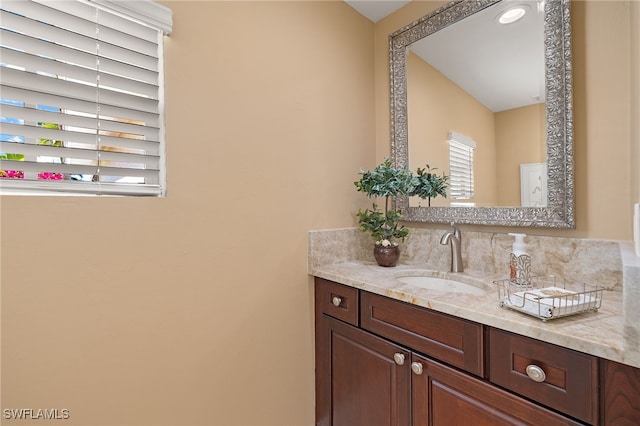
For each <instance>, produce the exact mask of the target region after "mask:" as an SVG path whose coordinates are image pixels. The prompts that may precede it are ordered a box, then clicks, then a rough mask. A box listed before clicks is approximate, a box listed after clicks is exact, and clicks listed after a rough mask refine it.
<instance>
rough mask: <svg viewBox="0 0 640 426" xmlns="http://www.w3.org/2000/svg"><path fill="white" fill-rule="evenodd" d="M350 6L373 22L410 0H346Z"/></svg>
mask: <svg viewBox="0 0 640 426" xmlns="http://www.w3.org/2000/svg"><path fill="white" fill-rule="evenodd" d="M344 1H345V3H347V4H348V5H349V6H351V7H352V8H354V9H355V10H357V11H358V12H360V14H361V15H363V16H365V17H367V18H369V20H371V21H372V22H378V21H379V20H381V19H382V18H384V17H386V16H387V15H390V14H391V13H393V12H395V11H396V10H398V9H400V8H401V7H402V6H404V5H405V4H407V3H409V2H410V0H408V1H405V0H344Z"/></svg>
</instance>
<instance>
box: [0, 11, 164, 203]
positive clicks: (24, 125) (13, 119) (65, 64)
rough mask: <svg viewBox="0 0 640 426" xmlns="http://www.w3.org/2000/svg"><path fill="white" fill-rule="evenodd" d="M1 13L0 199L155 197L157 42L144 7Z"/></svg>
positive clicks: (159, 121) (159, 188) (158, 20)
mask: <svg viewBox="0 0 640 426" xmlns="http://www.w3.org/2000/svg"><path fill="white" fill-rule="evenodd" d="M124 5H125V2H118V1H109V0H98V1H93V2H91V3H87V2H83V1H78V0H67V1H56V2H48V1H42V0H24V1H6V2H2V4H0V31H1V36H0V49H1V52H0V53H1V55H0V58H1V59H0V62H1V63H0V83H1V87H0V89H1V92H0V93H1V94H0V98H1V99H0V126H1V129H0V191H1V192H2V193H3V194H7V193H8V194H11V193H19V194H24V193H29V192H32V193H39V194H40V193H44V194H46V193H85V194H96V195H99V194H113V195H150V196H162V195H164V193H165V191H166V188H165V187H166V185H165V170H164V167H165V166H164V164H165V158H164V152H165V148H164V130H163V128H164V124H163V121H164V112H163V108H162V106H163V98H162V96H163V87H162V82H163V72H162V71H163V63H162V50H163V49H162V47H163V37H164V36H165V35H167V34H169V33H170V30H171V20H172V18H171V11H170V10H169V9H168V8H166V7H165V6H161V5H159V4H157V3H155V2H152V1H150V0H146V1H139V2H133V3H129V4H127V5H126V9H125V8H124V7H123V6H124Z"/></svg>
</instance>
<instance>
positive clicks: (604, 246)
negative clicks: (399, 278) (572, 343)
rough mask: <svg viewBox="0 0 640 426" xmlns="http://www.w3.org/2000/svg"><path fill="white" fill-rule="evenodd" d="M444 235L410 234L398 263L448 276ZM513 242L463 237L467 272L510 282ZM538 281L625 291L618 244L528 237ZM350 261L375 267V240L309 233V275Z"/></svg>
mask: <svg viewBox="0 0 640 426" xmlns="http://www.w3.org/2000/svg"><path fill="white" fill-rule="evenodd" d="M442 234H443V231H442V230H433V229H421V228H412V229H411V234H410V235H409V237H407V238H406V239H405V241H404V243H402V244H401V255H400V263H404V264H409V265H412V264H415V265H416V266H417V265H419V266H420V267H422V268H427V269H433V270H438V271H448V270H449V267H450V262H451V249H450V247H449V246H445V245H442V244H440V238H441V237H442ZM513 241H514V238H513V237H512V236H510V235H508V234H507V233H492V232H472V231H469V232H465V231H464V230H463V231H462V259H463V263H464V268H465V270H473V271H479V272H485V273H487V274H491V275H495V276H497V277H500V276H502V275H504V278H508V274H509V253H510V252H511V246H512V244H513ZM525 242H526V243H527V245H528V247H527V252H528V253H529V255H530V256H531V264H532V272H533V274H534V275H556V276H558V277H562V278H564V279H567V280H570V281H579V282H586V283H589V284H595V285H600V286H603V287H605V288H607V289H609V290H615V291H621V290H622V284H623V269H624V268H623V261H622V255H621V248H620V242H619V241H610V240H595V239H581V238H562V237H547V236H535V235H527V237H526V238H525ZM346 261H363V262H369V261H370V262H374V260H373V240H372V239H371V236H370V235H369V234H366V233H363V232H360V230H358V229H357V228H342V229H330V230H318V231H310V232H309V271H310V272H311V271H313V270H314V267H317V266H322V265H327V264H332V263H340V262H346Z"/></svg>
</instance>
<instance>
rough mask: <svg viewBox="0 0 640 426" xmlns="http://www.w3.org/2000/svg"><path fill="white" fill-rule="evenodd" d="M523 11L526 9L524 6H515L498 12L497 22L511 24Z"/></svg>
mask: <svg viewBox="0 0 640 426" xmlns="http://www.w3.org/2000/svg"><path fill="white" fill-rule="evenodd" d="M525 13H527V11H526V9H525V7H524V6H515V7H512V8H510V9H507V10H505V11H504V12H500V15H498V22H500V23H501V24H505V25H506V24H512V23H514V22H516V21H517V20H519V19H521V18H522V17H523V16H524V14H525Z"/></svg>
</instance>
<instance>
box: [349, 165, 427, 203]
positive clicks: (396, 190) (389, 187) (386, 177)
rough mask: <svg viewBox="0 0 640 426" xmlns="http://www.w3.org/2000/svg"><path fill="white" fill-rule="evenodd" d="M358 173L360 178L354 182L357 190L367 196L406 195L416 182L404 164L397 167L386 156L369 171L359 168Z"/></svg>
mask: <svg viewBox="0 0 640 426" xmlns="http://www.w3.org/2000/svg"><path fill="white" fill-rule="evenodd" d="M360 174H361V175H362V178H360V180H359V181H357V182H354V184H355V185H356V188H357V189H358V191H361V192H364V193H365V194H367V196H368V197H397V196H398V195H407V194H409V193H411V191H413V189H414V187H415V186H416V185H417V183H418V182H417V180H416V179H415V178H414V177H413V174H412V173H411V172H410V171H409V169H408V168H407V167H406V166H405V167H404V168H402V169H397V168H395V167H393V166H392V165H391V160H389V159H388V158H385V159H384V162H383V163H382V164H380V165H379V166H377V167H376V168H375V169H373V170H371V171H367V172H365V171H362V170H360Z"/></svg>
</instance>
